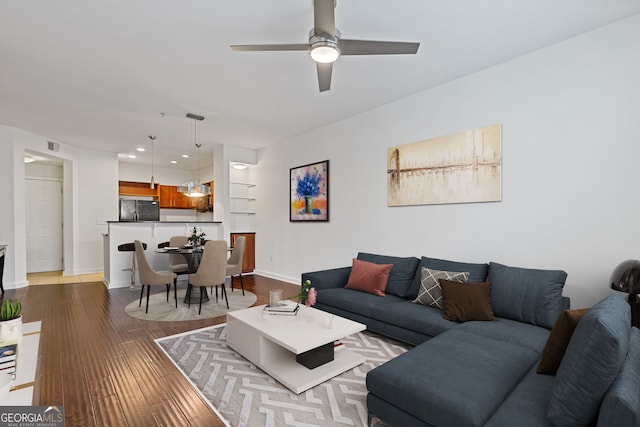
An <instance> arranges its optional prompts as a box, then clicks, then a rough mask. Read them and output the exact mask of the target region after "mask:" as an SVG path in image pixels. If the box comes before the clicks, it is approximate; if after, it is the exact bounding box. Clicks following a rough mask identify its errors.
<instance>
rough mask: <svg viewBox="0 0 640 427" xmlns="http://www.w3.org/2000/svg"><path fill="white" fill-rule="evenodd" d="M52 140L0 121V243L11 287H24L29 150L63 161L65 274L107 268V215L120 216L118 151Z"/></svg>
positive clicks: (113, 217) (7, 280) (112, 218)
mask: <svg viewBox="0 0 640 427" xmlns="http://www.w3.org/2000/svg"><path fill="white" fill-rule="evenodd" d="M48 140H49V139H48V138H45V137H43V136H40V135H35V134H32V133H29V132H25V131H22V130H19V129H15V128H10V127H6V126H0V150H1V153H2V155H1V156H0V171H2V172H0V178H2V180H3V185H5V191H4V193H3V194H5V195H6V200H7V201H8V202H9V203H5V204H3V206H2V207H0V213H1V214H2V221H1V222H0V242H2V243H3V244H5V243H6V244H8V245H9V247H8V248H7V259H6V263H5V274H4V283H5V287H6V288H7V289H12V288H16V287H21V286H25V285H26V284H27V281H26V242H25V236H26V220H25V218H26V203H25V198H24V191H25V176H26V175H25V166H24V162H23V157H24V152H25V150H29V151H30V152H36V153H44V154H46V155H48V156H53V157H57V158H59V159H61V160H63V177H64V197H63V211H64V212H63V215H64V224H65V229H64V237H63V239H64V257H65V259H64V265H65V271H64V274H67V275H73V274H81V273H93V272H99V271H102V269H103V257H102V236H101V233H106V232H107V226H106V224H103V223H102V222H103V220H117V218H118V208H117V207H118V198H117V195H118V190H117V185H118V184H117V181H118V163H117V156H116V155H115V154H110V153H105V152H99V151H89V150H79V149H76V148H74V147H71V146H69V145H67V144H64V143H60V150H59V151H58V152H51V151H49V150H48V149H47V141H48Z"/></svg>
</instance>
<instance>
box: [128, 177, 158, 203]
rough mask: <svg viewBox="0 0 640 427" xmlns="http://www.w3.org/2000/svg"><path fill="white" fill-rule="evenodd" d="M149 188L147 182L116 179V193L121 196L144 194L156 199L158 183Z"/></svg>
mask: <svg viewBox="0 0 640 427" xmlns="http://www.w3.org/2000/svg"><path fill="white" fill-rule="evenodd" d="M155 187H156V188H151V187H150V185H149V183H148V182H135V181H118V194H119V195H121V196H144V197H153V198H154V199H157V198H158V197H159V196H160V193H159V188H160V185H156V186H155Z"/></svg>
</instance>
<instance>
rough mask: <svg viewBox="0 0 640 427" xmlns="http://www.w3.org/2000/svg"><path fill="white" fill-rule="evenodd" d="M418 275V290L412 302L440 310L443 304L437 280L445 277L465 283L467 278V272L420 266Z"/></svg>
mask: <svg viewBox="0 0 640 427" xmlns="http://www.w3.org/2000/svg"><path fill="white" fill-rule="evenodd" d="M420 276H421V277H420V290H419V291H418V296H417V297H416V299H414V300H413V302H415V303H418V304H422V305H427V306H429V307H436V308H439V309H440V310H442V309H443V307H444V305H443V304H442V288H441V287H440V281H439V280H440V279H446V280H451V281H454V282H460V283H467V280H469V273H468V272H464V273H460V272H455V271H441V270H431V269H430V268H425V267H422V271H421V272H420Z"/></svg>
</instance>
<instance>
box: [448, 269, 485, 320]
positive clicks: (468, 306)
mask: <svg viewBox="0 0 640 427" xmlns="http://www.w3.org/2000/svg"><path fill="white" fill-rule="evenodd" d="M440 286H441V287H442V300H443V303H444V304H443V305H444V308H443V309H442V312H443V315H442V317H444V318H445V319H446V320H454V321H457V322H466V321H468V320H495V316H494V315H493V311H492V310H491V305H490V304H489V292H490V284H489V282H483V283H474V284H465V283H460V282H453V281H451V280H445V279H440Z"/></svg>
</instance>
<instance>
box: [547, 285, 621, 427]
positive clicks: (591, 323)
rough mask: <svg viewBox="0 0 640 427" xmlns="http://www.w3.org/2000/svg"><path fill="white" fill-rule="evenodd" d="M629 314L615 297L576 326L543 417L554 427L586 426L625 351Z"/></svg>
mask: <svg viewBox="0 0 640 427" xmlns="http://www.w3.org/2000/svg"><path fill="white" fill-rule="evenodd" d="M630 333H631V311H630V309H629V304H628V303H627V302H626V301H625V300H624V299H623V298H621V297H620V296H618V295H610V296H608V297H606V298H605V299H603V300H601V301H600V302H598V303H597V304H596V305H594V306H593V307H592V308H591V309H590V310H589V311H588V312H587V313H586V314H585V315H584V316H583V317H582V320H580V322H579V323H578V326H577V327H576V329H575V331H574V332H573V336H572V337H571V341H569V346H568V347H567V351H566V353H565V355H564V358H563V359H562V363H560V367H559V368H558V374H557V375H556V383H555V385H554V387H553V390H552V392H551V403H550V404H549V410H548V413H547V415H548V416H549V418H550V419H551V421H552V422H553V423H554V425H556V426H569V425H585V426H586V425H588V424H589V423H591V422H592V421H593V419H594V417H595V415H596V413H597V411H598V408H599V406H600V402H601V400H602V398H603V396H604V394H605V392H606V391H607V389H608V388H609V386H610V385H611V383H613V380H614V379H615V377H616V375H617V374H618V371H619V370H620V367H621V366H622V363H623V362H624V360H625V357H626V355H627V350H628V348H629V335H630Z"/></svg>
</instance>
